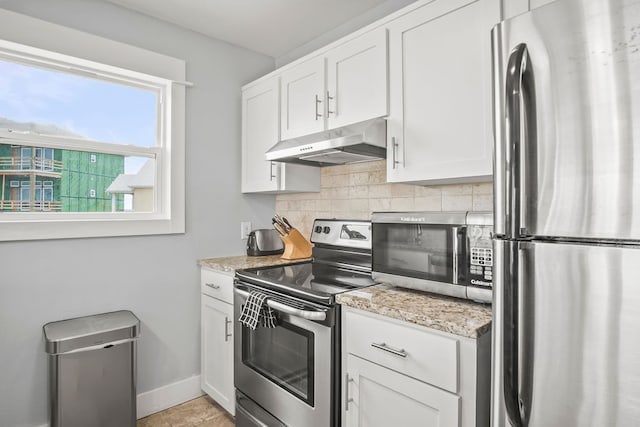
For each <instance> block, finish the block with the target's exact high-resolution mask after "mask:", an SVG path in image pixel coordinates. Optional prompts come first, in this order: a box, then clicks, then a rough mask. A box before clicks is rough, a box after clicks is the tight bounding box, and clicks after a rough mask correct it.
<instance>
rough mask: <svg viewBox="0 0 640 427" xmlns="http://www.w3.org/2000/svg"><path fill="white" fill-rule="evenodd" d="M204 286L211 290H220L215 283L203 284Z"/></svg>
mask: <svg viewBox="0 0 640 427" xmlns="http://www.w3.org/2000/svg"><path fill="white" fill-rule="evenodd" d="M204 285H205V286H208V287H210V288H212V289H220V285H216V284H215V283H205V284H204Z"/></svg>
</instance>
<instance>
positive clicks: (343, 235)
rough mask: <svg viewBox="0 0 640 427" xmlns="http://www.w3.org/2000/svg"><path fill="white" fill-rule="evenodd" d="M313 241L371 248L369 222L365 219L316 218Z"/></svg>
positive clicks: (312, 234)
mask: <svg viewBox="0 0 640 427" xmlns="http://www.w3.org/2000/svg"><path fill="white" fill-rule="evenodd" d="M311 241H312V242H313V243H322V244H325V245H334V246H347V247H352V248H362V249H371V222H370V221H365V220H339V219H316V220H315V221H314V222H313V228H312V232H311Z"/></svg>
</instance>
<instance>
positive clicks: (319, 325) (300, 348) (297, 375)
mask: <svg viewBox="0 0 640 427" xmlns="http://www.w3.org/2000/svg"><path fill="white" fill-rule="evenodd" d="M311 241H312V242H313V243H314V248H313V261H306V262H299V263H293V264H287V265H280V266H274V267H264V268H253V269H246V270H240V271H237V272H236V283H235V289H234V292H235V296H234V298H235V300H234V303H235V304H234V307H235V308H234V309H235V319H236V320H235V326H234V328H235V338H234V339H235V343H234V345H235V368H234V376H235V386H236V389H237V393H236V395H237V397H236V426H238V427H243V426H264V425H267V426H305V427H327V426H338V425H339V424H340V421H339V420H340V416H339V413H340V378H339V377H340V313H339V311H340V310H339V308H340V306H339V305H338V304H336V303H335V296H336V295H337V294H340V293H342V292H347V291H350V290H354V289H358V288H362V287H367V286H372V285H374V284H375V282H374V281H373V280H372V279H371V224H370V222H369V221H356V220H353V221H348V220H316V221H315V222H314V226H313V231H312V233H311ZM253 290H258V291H260V292H263V293H266V294H267V295H268V296H269V299H268V305H269V306H270V307H271V308H272V309H273V310H274V311H275V312H276V315H277V318H278V326H277V327H275V328H263V327H258V328H257V329H256V330H251V329H249V328H247V327H246V326H242V324H241V323H240V322H239V321H238V320H237V319H238V318H239V317H240V312H241V310H242V305H243V304H244V302H245V301H246V299H247V297H248V296H249V294H250V292H251V291H253Z"/></svg>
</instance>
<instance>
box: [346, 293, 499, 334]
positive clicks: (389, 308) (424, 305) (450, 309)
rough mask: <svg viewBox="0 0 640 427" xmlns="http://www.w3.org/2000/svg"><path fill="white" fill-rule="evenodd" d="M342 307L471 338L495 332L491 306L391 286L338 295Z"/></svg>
mask: <svg viewBox="0 0 640 427" xmlns="http://www.w3.org/2000/svg"><path fill="white" fill-rule="evenodd" d="M336 301H337V302H338V303H340V304H342V305H345V306H349V307H353V308H357V309H360V310H364V311H369V312H371V313H377V314H380V315H382V316H387V317H391V318H394V319H398V320H403V321H405V322H411V323H415V324H417V325H422V326H426V327H429V328H432V329H437V330H439V331H443V332H448V333H451V334H455V335H460V336H463V337H469V338H478V337H479V336H481V335H483V334H484V333H485V332H488V331H489V330H490V329H491V306H490V305H487V304H479V303H474V302H471V301H466V300H462V299H458V298H450V297H446V296H442V295H436V294H430V293H427V292H421V291H416V290H413V289H405V288H397V287H393V286H391V285H386V284H382V285H376V286H372V287H370V288H364V289H358V290H355V291H351V292H346V293H344V294H341V295H337V296H336Z"/></svg>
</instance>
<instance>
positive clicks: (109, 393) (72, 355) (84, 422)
mask: <svg viewBox="0 0 640 427" xmlns="http://www.w3.org/2000/svg"><path fill="white" fill-rule="evenodd" d="M43 330H44V338H45V350H46V352H47V353H48V359H49V360H48V363H49V403H50V414H51V427H89V426H91V427H127V426H131V427H135V425H136V340H137V339H138V337H139V336H140V320H139V319H138V318H137V317H136V316H135V315H134V314H133V313H132V312H130V311H126V310H123V311H115V312H112V313H103V314H96V315H93V316H86V317H78V318H75V319H68V320H61V321H58V322H51V323H47V324H46V325H44V327H43Z"/></svg>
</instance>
